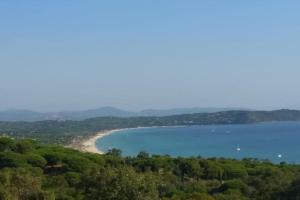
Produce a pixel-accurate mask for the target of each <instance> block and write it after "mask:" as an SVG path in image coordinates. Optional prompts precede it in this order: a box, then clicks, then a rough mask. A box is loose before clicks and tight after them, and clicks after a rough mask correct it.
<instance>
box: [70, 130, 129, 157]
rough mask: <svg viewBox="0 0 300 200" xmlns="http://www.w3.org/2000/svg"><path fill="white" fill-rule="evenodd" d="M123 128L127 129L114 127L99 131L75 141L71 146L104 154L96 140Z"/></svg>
mask: <svg viewBox="0 0 300 200" xmlns="http://www.w3.org/2000/svg"><path fill="white" fill-rule="evenodd" d="M122 130H126V129H114V130H107V131H100V132H97V134H96V135H94V136H92V137H90V138H88V139H84V140H81V141H78V142H75V144H72V145H71V147H72V148H75V149H78V150H80V151H83V152H89V153H98V154H104V152H103V151H101V150H100V149H98V148H97V146H96V141H97V140H98V139H100V138H103V137H105V136H107V135H110V134H112V133H114V132H118V131H122Z"/></svg>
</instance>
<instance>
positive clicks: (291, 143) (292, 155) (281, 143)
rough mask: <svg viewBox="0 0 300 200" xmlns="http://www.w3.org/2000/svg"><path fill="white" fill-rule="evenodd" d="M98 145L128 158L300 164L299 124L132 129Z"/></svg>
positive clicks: (114, 135)
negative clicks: (146, 155) (143, 155)
mask: <svg viewBox="0 0 300 200" xmlns="http://www.w3.org/2000/svg"><path fill="white" fill-rule="evenodd" d="M96 144H97V147H98V148H99V149H101V150H103V151H107V150H108V149H110V148H119V149H121V150H122V152H123V155H126V156H127V155H130V156H134V155H136V154H137V153H138V152H140V151H142V150H143V151H146V152H148V153H151V154H168V155H172V156H202V157H226V158H237V159H241V158H245V157H251V158H260V159H269V160H272V161H273V162H281V161H287V162H290V163H300V122H274V123H260V124H250V125H206V126H189V127H164V128H143V129H131V130H124V131H119V132H115V133H113V134H111V135H109V136H106V137H104V138H102V139H100V140H98V141H97V142H96ZM237 148H240V151H238V150H237ZM279 155H281V158H280V156H279Z"/></svg>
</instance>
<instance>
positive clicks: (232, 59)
mask: <svg viewBox="0 0 300 200" xmlns="http://www.w3.org/2000/svg"><path fill="white" fill-rule="evenodd" d="M299 10H300V1H298V0H294V1H291V0H286V1H282V0H265V1H261V0H251V1H238V0H235V1H234V0H226V1H223V0H219V1H217V0H206V1H202V0H187V1H183V0H163V1H161V0H135V1H132V0H119V1H117V0H116V1H104V0H103V1H102V0H97V1H96V0H94V1H92V0H91V1H82V0H80V1H79V0H78V1H76V0H72V1H70V0H48V1H36V0H26V1H17V0H9V1H1V2H0V94H1V95H0V109H1V110H3V109H9V108H23V109H33V110H40V111H57V110H73V109H76V110H79V109H86V108H95V107H101V106H107V105H110V106H116V107H120V108H125V109H132V110H136V109H143V108H171V107H192V106H200V107H207V106H217V107H228V106H229V107H247V108H257V109H276V108H297V109H299V108H300V101H299V99H300V92H299V86H300V61H299V59H300V12H299Z"/></svg>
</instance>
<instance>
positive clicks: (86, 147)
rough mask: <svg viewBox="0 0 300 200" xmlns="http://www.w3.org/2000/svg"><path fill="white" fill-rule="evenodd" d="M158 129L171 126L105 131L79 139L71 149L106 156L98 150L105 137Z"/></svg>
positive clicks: (73, 143)
mask: <svg viewBox="0 0 300 200" xmlns="http://www.w3.org/2000/svg"><path fill="white" fill-rule="evenodd" d="M158 127H159V128H165V127H170V126H152V127H136V128H122V129H113V130H103V131H99V132H97V133H96V134H95V135H94V136H91V137H89V138H87V139H82V138H77V139H75V140H74V141H73V142H72V144H71V145H70V146H69V147H71V148H73V149H77V150H79V151H83V152H89V153H97V154H104V153H105V152H103V151H101V150H100V149H98V148H97V145H96V141H97V140H98V139H101V138H103V137H105V136H108V135H110V134H113V133H115V132H119V131H125V130H133V129H145V128H158ZM172 127H182V126H172Z"/></svg>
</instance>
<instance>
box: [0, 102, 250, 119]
mask: <svg viewBox="0 0 300 200" xmlns="http://www.w3.org/2000/svg"><path fill="white" fill-rule="evenodd" d="M229 110H249V109H242V108H229V107H228V108H222V107H219V108H218V107H202V108H201V107H191V108H171V109H145V110H141V111H137V112H134V111H128V110H123V109H119V108H116V107H111V106H105V107H100V108H96V109H88V110H80V111H60V112H36V111H31V110H25V109H10V110H4V111H0V121H8V122H16V121H24V122H35V121H44V120H58V121H60V120H85V119H89V118H96V117H143V116H145V117H149V116H153V117H163V116H170V115H181V114H194V113H213V112H221V111H229Z"/></svg>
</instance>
